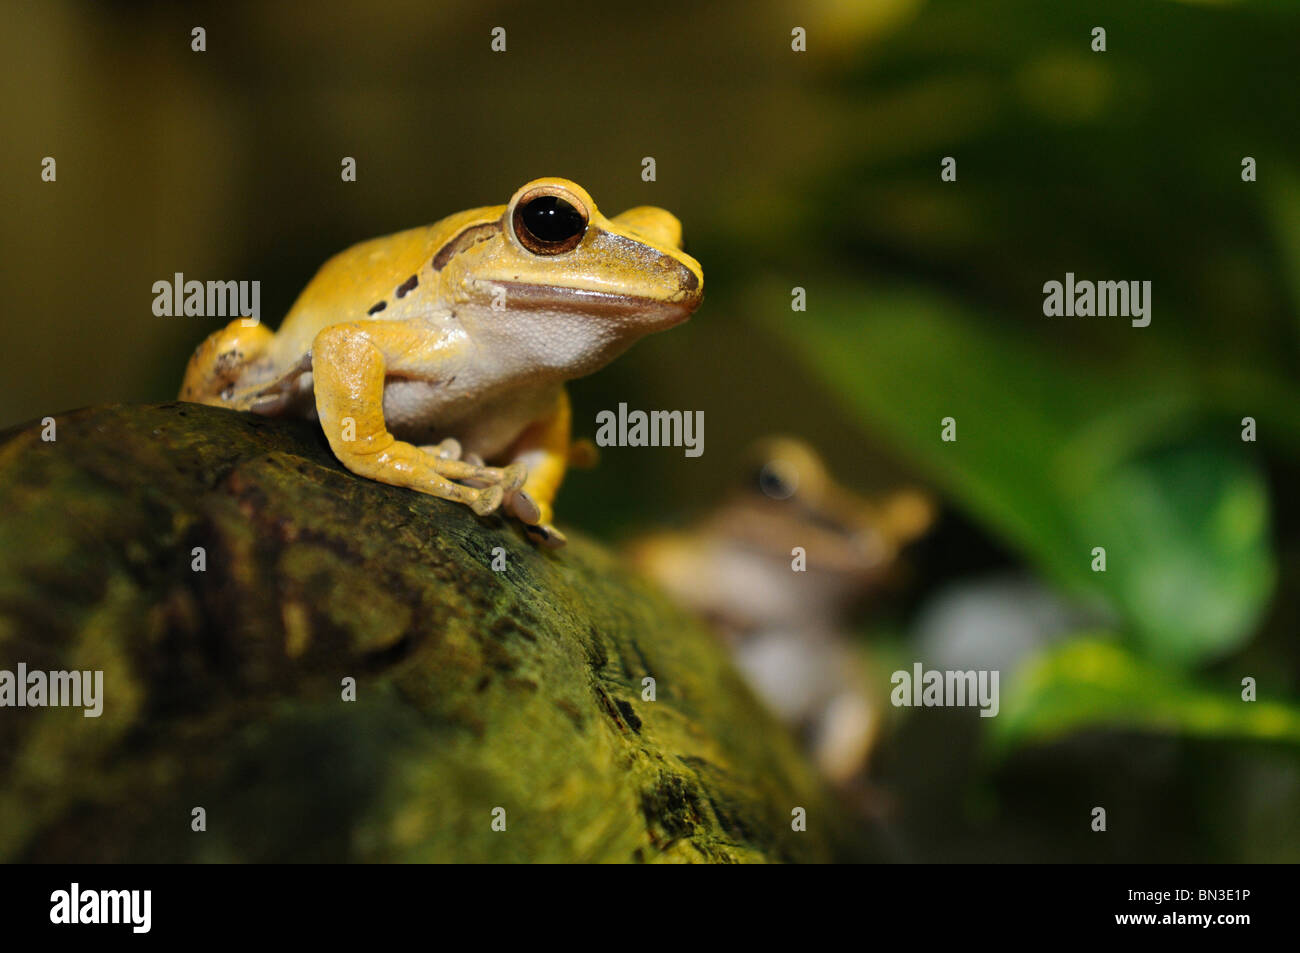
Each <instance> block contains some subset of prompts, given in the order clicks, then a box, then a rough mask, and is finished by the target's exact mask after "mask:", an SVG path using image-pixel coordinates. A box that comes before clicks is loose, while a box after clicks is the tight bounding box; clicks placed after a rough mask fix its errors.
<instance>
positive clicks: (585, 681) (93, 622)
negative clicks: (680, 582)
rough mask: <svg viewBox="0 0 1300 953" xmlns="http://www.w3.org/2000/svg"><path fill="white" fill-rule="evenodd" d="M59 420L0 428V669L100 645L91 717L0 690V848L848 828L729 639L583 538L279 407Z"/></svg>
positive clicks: (291, 844) (800, 835) (826, 836)
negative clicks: (364, 471)
mask: <svg viewBox="0 0 1300 953" xmlns="http://www.w3.org/2000/svg"><path fill="white" fill-rule="evenodd" d="M55 425H56V431H55V434H54V436H55V439H54V440H52V441H48V440H45V439H43V438H42V427H41V426H40V425H39V424H33V425H32V426H29V427H26V428H20V429H17V430H12V431H9V432H8V433H6V434H4V435H0V669H7V670H9V671H16V669H17V664H18V663H19V662H25V663H26V666H27V669H28V670H29V671H31V670H43V671H51V670H73V669H75V670H101V671H102V672H103V678H104V689H103V695H104V702H103V713H102V715H101V716H100V717H98V718H86V717H84V716H83V713H82V710H81V709H80V708H14V707H6V708H0V860H6V861H8V860H27V861H55V860H57V861H74V862H80V861H195V860H197V861H344V860H356V861H468V862H475V861H487V862H491V861H561V862H562V861H599V862H604V861H824V860H832V859H844V858H846V857H850V856H852V853H853V850H854V849H855V848H854V847H853V846H852V845H854V844H856V843H859V841H858V840H857V839H856V838H855V837H854V835H853V833H852V830H851V828H850V827H849V826H846V824H845V822H844V821H843V820H842V818H841V817H840V815H838V814H837V813H836V810H835V808H834V807H833V805H832V804H831V803H830V802H829V801H828V799H826V797H825V795H824V794H823V792H822V790H821V788H820V786H819V784H818V782H817V780H816V778H815V776H814V775H813V773H812V771H811V769H810V768H809V767H808V766H807V765H806V763H805V762H804V761H803V760H802V758H801V756H800V755H799V753H798V751H797V750H796V747H795V745H794V744H793V742H792V741H791V739H790V738H789V737H788V735H787V734H786V733H785V732H784V731H783V730H782V729H781V728H780V727H778V726H777V725H776V724H775V723H774V722H773V721H772V719H771V717H770V716H769V715H768V714H767V713H766V712H765V711H764V710H763V709H762V708H761V707H760V706H759V705H758V703H757V702H756V701H755V700H754V699H753V697H752V696H751V695H750V693H749V692H748V690H747V689H746V687H745V686H744V684H743V683H742V682H741V681H740V679H739V676H737V675H736V674H735V673H734V671H733V670H732V668H731V667H730V665H729V663H728V660H727V658H726V656H725V653H724V652H723V651H722V650H721V649H720V648H719V647H718V646H717V645H716V644H715V642H714V641H713V640H712V639H711V638H710V636H709V635H708V634H707V633H706V632H705V631H703V630H702V629H701V628H700V626H699V624H698V623H696V622H694V621H693V620H691V619H690V618H688V617H687V616H685V615H683V614H682V613H681V612H679V611H678V610H676V609H675V608H673V607H672V606H671V605H670V604H668V603H667V602H666V601H665V600H664V599H663V598H662V597H661V596H659V595H658V594H657V593H656V592H655V591H653V590H652V589H651V588H650V587H649V586H648V585H647V584H645V583H643V582H641V581H639V580H638V579H637V578H635V577H634V576H632V575H630V574H629V573H628V572H627V571H626V570H625V569H624V568H623V567H622V566H621V565H620V564H619V563H618V561H617V560H616V559H615V558H614V557H613V556H612V555H611V554H609V553H608V552H606V551H605V550H603V549H602V548H601V547H599V546H597V545H595V544H593V543H591V542H588V541H585V540H583V539H581V538H575V539H572V540H571V542H570V545H569V546H568V547H567V548H565V549H563V550H560V551H558V552H542V551H539V550H537V549H535V548H534V547H533V546H532V545H530V544H529V543H528V542H527V541H526V540H525V539H524V538H523V536H522V534H521V533H520V532H519V531H518V528H517V526H515V525H512V524H511V523H508V522H507V521H505V520H503V519H501V518H499V517H490V518H487V519H480V518H478V517H475V516H474V515H473V514H472V513H470V512H469V510H468V509H466V508H464V507H462V506H458V505H453V504H450V503H446V502H444V501H441V500H436V499H433V498H431V497H428V496H424V495H421V494H417V493H413V492H410V491H407V490H401V489H397V488H394V487H389V486H385V485H382V484H379V483H374V482H372V481H368V480H364V479H360V478H358V477H355V476H353V475H352V474H350V473H348V472H347V471H345V470H344V469H343V468H342V467H341V466H340V465H339V464H338V463H337V462H336V461H335V460H334V458H333V456H332V455H331V454H330V452H329V448H328V447H327V445H326V444H325V442H324V440H323V438H322V436H321V434H320V432H319V429H318V428H317V427H316V426H315V425H313V424H310V423H306V422H299V421H273V420H267V419H263V418H258V417H255V416H251V415H248V414H238V413H234V412H230V411H225V410H220V409H215V408H209V407H202V406H198V405H194V404H179V403H177V404H165V405H161V406H146V407H141V406H119V407H108V408H97V409H89V410H83V411H78V412H75V413H71V414H66V415H62V416H60V417H58V418H57V420H56V424H55ZM46 435H47V436H48V434H46ZM569 505H570V506H571V505H573V501H572V500H570V501H569ZM496 547H500V548H501V550H503V551H504V553H505V559H506V567H507V568H506V570H505V571H504V572H495V571H493V569H492V566H491V564H492V560H493V554H494V553H493V551H494V549H495V548H496ZM200 549H201V551H202V553H203V557H204V559H205V560H206V567H205V568H204V570H203V571H196V569H195V568H194V561H195V558H196V556H195V553H196V551H197V550H200ZM647 677H649V678H653V679H654V689H655V698H654V700H643V684H644V683H643V679H645V678H647ZM348 678H351V679H355V680H356V700H355V701H347V700H344V698H343V694H344V691H343V685H344V680H345V679H348ZM196 807H202V808H203V809H204V812H205V820H206V830H205V831H203V832H196V831H194V830H192V816H193V814H192V812H193V810H194V809H195V808H196ZM497 808H502V809H504V820H505V827H506V829H505V831H497V830H494V829H493V824H492V821H493V812H494V809H497ZM795 808H804V809H805V810H806V812H807V830H806V831H794V830H792V825H791V817H792V811H794V809H795Z"/></svg>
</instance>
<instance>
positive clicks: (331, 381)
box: [312, 321, 525, 516]
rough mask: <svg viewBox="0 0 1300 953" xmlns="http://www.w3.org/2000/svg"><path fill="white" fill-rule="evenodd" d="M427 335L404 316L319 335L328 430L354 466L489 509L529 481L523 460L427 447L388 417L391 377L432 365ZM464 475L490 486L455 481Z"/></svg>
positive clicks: (317, 377) (321, 411) (315, 366)
mask: <svg viewBox="0 0 1300 953" xmlns="http://www.w3.org/2000/svg"><path fill="white" fill-rule="evenodd" d="M426 338H427V332H425V331H423V330H422V329H420V328H412V327H409V326H407V325H406V324H404V323H403V322H398V321H392V322H369V323H364V324H363V323H361V322H352V323H345V324H336V325H332V326H330V327H328V328H326V329H325V330H323V331H321V332H320V334H318V335H316V340H315V342H314V343H313V345H312V373H313V384H314V387H315V391H316V412H317V415H318V416H319V417H320V423H321V429H322V430H324V432H325V438H326V439H327V440H328V441H329V444H330V449H331V450H333V451H334V455H335V456H336V457H338V458H339V462H340V463H342V464H343V465H344V466H345V467H347V468H348V469H349V470H351V471H352V472H353V473H355V474H357V475H359V476H364V477H368V478H369V479H371V480H378V481H379V482H381V483H390V484H392V485H393V486H403V487H409V488H410V489H413V490H419V491H420V492H422V493H429V494H431V495H433V496H437V497H440V498H442V499H444V500H454V501H455V502H457V503H464V504H466V505H467V506H469V508H470V509H472V510H473V511H474V512H475V513H477V514H478V515H480V516H485V515H487V514H488V513H491V512H492V511H493V510H495V509H496V508H497V507H498V506H500V505H501V501H502V500H503V499H504V498H505V494H507V493H514V492H515V491H516V490H517V489H518V488H519V487H520V486H521V485H522V484H523V482H524V476H525V470H524V466H523V465H522V464H519V465H511V466H508V467H505V468H504V469H502V468H498V467H484V466H475V465H473V464H470V463H465V462H463V461H460V460H453V459H448V458H443V457H439V456H436V455H434V454H431V453H425V452H424V451H422V450H420V449H419V448H418V447H416V446H414V445H412V444H409V443H405V442H403V441H401V440H398V439H397V438H396V437H394V436H393V435H392V434H391V433H389V432H388V427H387V425H386V423H385V421H384V380H385V378H386V377H387V375H388V374H389V373H401V372H403V371H414V370H417V369H422V368H427V367H428V356H427V354H425V353H424V350H423V349H422V345H424V344H425V343H426V342H425V339H426ZM461 479H471V480H475V481H478V482H482V483H486V484H488V485H487V486H479V487H471V486H464V485H462V484H460V483H456V482H453V481H455V480H461Z"/></svg>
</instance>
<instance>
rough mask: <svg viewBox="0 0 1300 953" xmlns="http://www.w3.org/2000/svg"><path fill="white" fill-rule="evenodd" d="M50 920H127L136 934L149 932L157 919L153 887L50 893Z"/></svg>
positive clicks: (77, 886) (76, 888) (78, 888)
mask: <svg viewBox="0 0 1300 953" xmlns="http://www.w3.org/2000/svg"><path fill="white" fill-rule="evenodd" d="M50 922H51V923H55V924H78V923H96V924H104V923H124V924H129V925H130V927H131V932H132V933H148V932H149V928H150V927H151V926H152V922H153V891H152V890H82V889H81V884H79V883H73V884H72V887H71V888H70V889H68V890H56V891H54V892H53V893H52V894H50Z"/></svg>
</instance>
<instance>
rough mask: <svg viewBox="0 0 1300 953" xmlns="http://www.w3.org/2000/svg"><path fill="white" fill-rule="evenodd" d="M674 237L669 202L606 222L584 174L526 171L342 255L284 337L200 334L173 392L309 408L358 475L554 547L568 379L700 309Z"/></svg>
mask: <svg viewBox="0 0 1300 953" xmlns="http://www.w3.org/2000/svg"><path fill="white" fill-rule="evenodd" d="M681 238H682V229H681V223H680V222H679V221H678V220H677V219H676V218H675V217H674V216H672V215H671V214H669V213H668V212H665V211H664V210H663V209H658V208H651V207H648V206H641V207H638V208H634V209H630V210H628V211H626V212H624V213H622V214H621V215H617V216H615V217H614V218H606V217H605V216H603V215H601V214H600V212H599V211H598V210H597V208H596V203H595V202H593V201H592V200H591V196H590V195H588V194H587V192H586V191H585V190H584V189H582V188H581V187H580V186H578V185H577V184H575V183H573V182H570V181H568V180H567V179H560V178H542V179H536V180H534V181H532V182H529V183H528V184H527V185H525V186H524V187H523V188H521V189H519V191H517V192H516V193H515V194H514V196H513V197H512V198H511V199H510V203H509V204H508V205H505V206H500V205H497V206H490V207H487V208H476V209H471V210H470V211H467V212H461V213H459V214H457V215H452V216H451V217H449V218H445V219H443V220H442V221H440V222H438V223H436V224H434V225H429V226H426V227H424V228H416V229H411V230H410V231H405V232H399V233H398V234H396V235H389V236H387V237H385V238H376V239H373V240H371V241H368V242H363V243H361V244H360V245H355V246H353V247H352V248H350V249H348V250H347V251H345V252H342V253H340V254H338V255H336V256H335V257H334V258H332V259H330V261H328V262H327V263H326V264H325V265H324V267H322V268H321V270H320V271H319V272H318V273H317V274H316V277H315V278H313V279H312V280H311V282H310V283H309V284H308V285H307V287H306V288H305V289H304V290H303V292H302V294H301V295H300V296H299V297H298V300H297V301H296V302H295V303H294V306H293V307H292V308H291V309H290V311H289V314H288V315H287V316H286V317H285V319H284V322H283V324H282V325H281V327H280V330H279V331H278V332H276V333H272V332H271V331H269V330H268V329H267V328H266V327H264V326H262V325H261V324H257V323H255V322H252V321H250V320H248V319H242V318H241V319H238V320H235V321H232V322H231V323H230V324H229V325H228V326H227V327H226V328H225V329H223V330H221V331H218V332H217V333H215V334H213V335H212V336H211V337H209V338H208V339H207V340H206V341H204V342H203V343H202V344H201V345H199V347H198V349H197V350H196V351H195V353H194V356H193V357H192V358H191V359H190V363H189V367H188V368H186V371H185V380H184V383H183V384H182V386H181V392H180V397H181V399H182V400H190V401H197V402H200V403H204V404H213V405H216V406H220V407H231V408H235V409H239V410H250V411H253V412H254V413H259V414H266V415H281V414H296V415H301V416H305V417H309V418H313V417H314V418H317V419H319V420H320V424H321V428H322V429H323V430H324V432H325V436H326V438H327V439H328V440H329V444H330V447H331V449H332V450H333V451H334V454H335V455H336V456H337V457H338V459H339V461H340V462H341V463H342V464H343V465H344V466H345V467H347V468H348V469H349V470H351V471H352V472H353V473H356V474H358V475H360V476H364V477H369V478H370V479H373V480H379V481H381V482H384V483H391V484H393V485H395V486H404V487H409V488H411V489H413V490H419V491H420V492H422V493H429V494H432V495H434V496H437V497H441V498H442V499H446V500H455V501H457V502H460V503H465V504H467V505H468V506H469V507H470V508H471V509H472V510H473V511H474V512H475V513H478V514H479V515H486V514H488V513H491V512H493V511H494V510H496V509H497V508H498V507H501V506H503V504H504V507H505V509H506V511H508V512H510V513H511V514H513V515H514V516H515V517H517V518H518V519H520V520H521V521H522V522H523V523H524V524H525V526H526V527H527V529H528V533H529V535H530V536H531V537H532V538H533V539H534V540H536V541H538V542H540V543H542V544H544V545H547V546H561V545H563V544H564V536H563V534H561V533H560V532H559V531H558V530H557V529H556V528H555V527H554V526H553V525H552V516H553V510H552V504H553V501H554V498H555V494H556V492H557V491H558V490H559V487H560V482H561V481H562V480H563V478H564V472H565V469H566V467H567V466H568V465H569V462H570V454H571V453H572V452H573V449H574V447H573V446H571V444H570V435H569V427H570V420H569V418H570V411H569V400H568V395H567V394H566V393H565V390H564V386H563V385H564V382H565V381H567V380H571V379H573V378H576V377H581V376H583V375H585V374H590V373H592V372H593V371H596V370H599V369H600V368H601V367H604V366H605V365H606V364H608V363H609V362H610V361H611V360H613V359H614V358H615V357H617V356H618V355H619V354H621V353H622V352H623V351H625V350H626V349H627V348H628V347H629V346H631V345H632V343H633V342H635V341H636V340H637V339H638V338H640V337H642V336H643V335H645V334H649V333H651V332H653V331H661V330H664V329H666V328H670V327H672V326H673V325H676V324H679V323H681V322H682V321H684V320H686V318H687V317H688V316H689V315H690V314H691V312H692V311H694V310H695V308H696V307H697V306H698V305H699V303H700V298H701V296H702V294H703V290H704V276H703V273H702V271H701V269H700V265H699V262H697V261H696V260H695V259H694V258H692V257H691V256H689V255H687V254H685V253H684V252H683V251H682V250H681V248H682V242H681ZM249 324H251V325H252V326H246V325H249ZM489 463H491V464H496V465H493V466H489V465H487V464H489Z"/></svg>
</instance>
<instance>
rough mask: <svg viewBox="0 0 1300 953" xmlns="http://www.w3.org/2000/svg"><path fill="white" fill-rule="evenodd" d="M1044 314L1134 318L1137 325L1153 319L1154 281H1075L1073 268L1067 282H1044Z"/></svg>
mask: <svg viewBox="0 0 1300 953" xmlns="http://www.w3.org/2000/svg"><path fill="white" fill-rule="evenodd" d="M1043 314H1045V315H1047V317H1049V318H1059V317H1067V318H1076V317H1078V318H1091V317H1094V316H1095V317H1099V318H1106V317H1121V318H1132V319H1133V320H1132V321H1131V322H1130V323H1131V324H1132V325H1133V327H1135V328H1145V327H1146V326H1147V325H1148V324H1150V323H1151V282H1149V281H1087V280H1084V281H1075V280H1074V272H1072V271H1067V272H1066V273H1065V282H1064V283H1062V282H1059V281H1048V282H1046V283H1044V285H1043Z"/></svg>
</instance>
